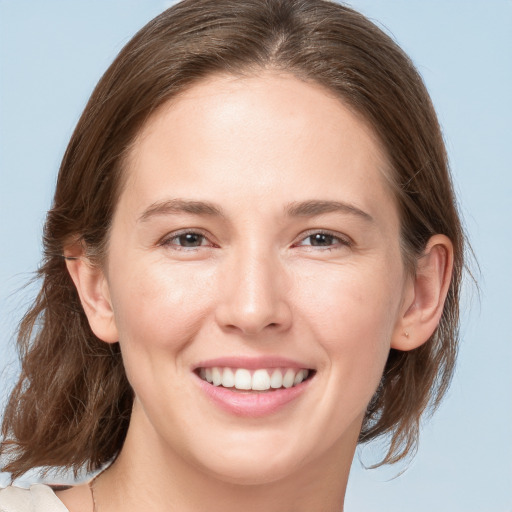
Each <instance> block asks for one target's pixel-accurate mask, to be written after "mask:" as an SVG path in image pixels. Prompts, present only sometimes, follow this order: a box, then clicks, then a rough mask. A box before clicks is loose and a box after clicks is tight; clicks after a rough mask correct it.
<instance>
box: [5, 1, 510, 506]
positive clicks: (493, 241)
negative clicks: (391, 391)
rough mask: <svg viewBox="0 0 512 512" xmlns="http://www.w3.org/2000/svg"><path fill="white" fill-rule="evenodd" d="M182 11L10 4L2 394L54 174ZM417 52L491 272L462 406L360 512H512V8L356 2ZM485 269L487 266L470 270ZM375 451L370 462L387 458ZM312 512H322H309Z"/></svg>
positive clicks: (457, 402) (468, 220)
mask: <svg viewBox="0 0 512 512" xmlns="http://www.w3.org/2000/svg"><path fill="white" fill-rule="evenodd" d="M171 3H172V2H163V1H162V0H144V1H142V0H140V1H134V0H124V1H120V0H101V1H100V0H88V1H85V0H73V1H71V0H45V1H38V0H0V173H1V174H0V208H1V210H0V262H1V265H0V369H2V370H1V371H2V372H3V373H2V376H1V378H2V381H1V386H0V387H1V391H0V398H2V399H3V400H5V396H6V394H7V391H8V389H9V387H10V386H11V385H12V382H13V376H14V375H15V373H16V371H17V366H16V363H15V362H14V361H15V353H14V348H13V336H14V330H15V326H16V323H17V321H18V320H19V318H20V316H21V315H22V313H23V310H24V309H25V307H26V305H27V303H28V302H29V300H30V299H31V297H32V296H33V294H34V291H35V290H34V288H33V287H32V288H31V287H28V288H27V289H25V290H23V291H18V292H16V290H18V289H19V287H20V286H21V285H22V284H23V283H25V282H26V281H27V280H28V279H29V278H30V272H31V271H33V270H34V269H35V268H36V267H37V264H38V261H39V258H40V248H41V245H40V235H41V228H42V224H43V221H44V216H45V212H46V210H47V209H48V207H49V205H50V202H51V196H52V191H53V187H54V183H55V176H56V173H57V169H58V166H59V162H60V159H61V157H62V155H63V152H64V149H65V147H66V144H67V141H68V139H69V137H70V135H71V132H72V130H73V127H74V125H75V123H76V121H77V120H78V117H79V115H80V113H81V111H82V109H83V107H84V106H85V103H86V101H87V98H88V96H89V94H90V93H91V91H92V89H93V87H94V85H95V83H96V81H97V80H98V79H99V77H100V76H101V74H102V73H103V71H104V70H105V69H106V67H107V66H108V64H109V63H110V62H111V61H112V59H113V58H114V57H115V55H116V54H117V52H118V51H119V50H120V49H121V48H122V46H123V45H124V44H125V43H126V42H127V41H128V40H129V38H130V37H131V36H132V35H133V34H134V33H135V32H136V30H138V29H139V28H140V27H141V26H142V25H143V24H144V23H146V22H147V21H149V20H150V19H151V18H152V17H153V16H155V15H156V14H158V13H159V12H161V11H162V10H163V9H164V8H165V7H167V6H169V5H171ZM351 5H352V6H353V7H355V8H356V9H359V10H361V11H362V12H363V13H364V14H366V15H367V16H369V17H370V18H372V19H373V20H378V24H379V25H381V26H382V27H384V29H385V30H386V31H387V32H389V33H391V34H392V36H393V37H394V38H395V39H396V40H397V41H398V43H399V44H400V45H401V46H402V47H403V48H404V49H405V50H406V51H407V52H408V53H409V54H410V56H411V57H412V58H413V60H414V62H415V63H416V65H417V67H418V69H419V71H420V72H421V74H422V75H423V77H424V79H425V81H426V83H427V86H428V87H429V90H430V92H431V95H432V98H433V101H434V104H435V106H436V108H437V110H438V113H439V117H440V121H441V124H442V126H443V131H444V135H445V139H446V143H447V147H448V151H449V154H450V160H451V165H452V169H453V174H454V181H455V187H456V190H457V192H458V194H459V200H460V208H461V211H462V214H463V217H464V219H465V224H466V226H467V230H468V233H469V237H470V240H471V243H472V245H473V248H474V251H475V253H476V255H477V258H478V261H479V263H480V267H481V275H480V276H478V273H477V277H478V279H479V283H480V287H481V299H480V302H479V300H478V296H477V294H476V293H475V290H474V287H473V288H472V287H471V286H467V287H466V290H465V293H464V303H463V310H464V316H463V323H462V338H463V342H462V345H461V350H460V359H459V364H458V369H457V373H456V375H455V378H454V381H453V385H452V387H451V390H450V393H449V396H448V397H447V399H446V400H445V402H444V404H443V406H442V407H441V409H440V410H439V411H438V413H437V414H436V415H435V416H434V418H433V419H432V420H431V421H429V422H428V423H427V424H426V425H425V427H424V429H423V435H422V438H421V444H420V449H419V452H418V454H417V457H416V458H415V459H414V461H413V462H412V463H411V465H410V467H409V469H408V470H407V471H406V472H405V473H404V474H403V475H401V476H399V477H398V478H395V479H393V480H390V479H391V478H392V477H393V476H395V475H396V474H397V473H398V472H400V471H401V470H402V469H404V468H403V466H400V467H395V468H388V469H384V470H367V471H366V470H363V469H362V468H361V465H360V464H359V462H357V461H356V462H355V464H354V469H353V472H352V476H351V480H350V483H349V489H348V493H347V502H346V511H347V512H370V511H371V512H381V511H382V512H387V511H389V512H391V511H393V512H400V511H404V512H432V511H434V510H435V511H437V512H511V511H512V440H511V437H512V371H511V366H512V343H511V334H510V319H511V317H512V300H511V290H512V272H511V270H510V267H511V264H512V257H511V253H512V230H511V227H510V225H511V222H512V208H511V206H510V205H511V197H512V168H511V163H510V162H511V161H512V154H511V153H512V152H511V146H512V129H511V122H512V99H511V98H512V1H510V0H479V1H477V0H473V1H471V0H469V1H468V0H448V1H441V0H429V1H425V0H401V1H400V0H354V1H353V2H352V3H351ZM473 269H474V270H476V271H477V272H478V269H476V268H475V267H473ZM378 453H382V452H379V449H378V447H372V446H369V447H366V448H363V449H362V450H360V456H361V458H362V460H363V461H364V462H365V463H367V464H371V463H372V462H375V460H376V456H377V455H378ZM312 512H314V511H312Z"/></svg>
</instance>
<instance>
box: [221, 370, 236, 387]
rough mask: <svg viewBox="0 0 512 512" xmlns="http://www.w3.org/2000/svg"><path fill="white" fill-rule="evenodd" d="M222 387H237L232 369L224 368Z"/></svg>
mask: <svg viewBox="0 0 512 512" xmlns="http://www.w3.org/2000/svg"><path fill="white" fill-rule="evenodd" d="M222 386H223V387H225V388H232V387H234V386H235V374H234V373H233V370H231V368H224V371H223V372H222Z"/></svg>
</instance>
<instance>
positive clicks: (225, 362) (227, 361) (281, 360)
mask: <svg viewBox="0 0 512 512" xmlns="http://www.w3.org/2000/svg"><path fill="white" fill-rule="evenodd" d="M214 366H216V367H224V368H245V369H247V370H257V369H258V368H297V369H301V368H302V369H306V370H308V369H311V370H312V369H313V368H311V367H310V366H309V365H308V364H306V363H303V362H299V361H296V360H294V359H289V358H286V357H280V356H259V357H218V358H215V359H208V360H205V361H200V362H199V363H197V364H196V365H194V367H193V370H197V369H199V368H213V367H214Z"/></svg>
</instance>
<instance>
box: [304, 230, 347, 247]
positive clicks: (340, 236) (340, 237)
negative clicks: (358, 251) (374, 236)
mask: <svg viewBox="0 0 512 512" xmlns="http://www.w3.org/2000/svg"><path fill="white" fill-rule="evenodd" d="M317 233H321V234H324V235H329V236H332V237H333V238H337V239H338V240H341V241H342V242H344V243H346V244H347V245H352V244H353V243H354V241H353V240H352V238H351V237H349V236H348V235H344V234H342V233H338V232H336V231H332V230H330V229H322V228H316V229H311V230H309V231H305V232H304V233H301V234H300V235H299V236H298V237H297V240H296V242H294V244H297V243H298V242H301V241H303V240H305V239H306V238H308V237H310V236H312V235H316V234H317Z"/></svg>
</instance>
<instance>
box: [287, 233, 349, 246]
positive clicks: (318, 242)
mask: <svg viewBox="0 0 512 512" xmlns="http://www.w3.org/2000/svg"><path fill="white" fill-rule="evenodd" d="M350 245H352V243H351V241H350V240H349V239H348V238H347V237H342V236H341V235H338V234H334V233H331V232H329V231H315V232H312V233H307V234H306V237H305V238H302V239H301V240H300V241H299V242H298V243H296V244H295V246H299V247H320V248H323V249H328V250H332V249H338V248H340V247H346V246H350Z"/></svg>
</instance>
